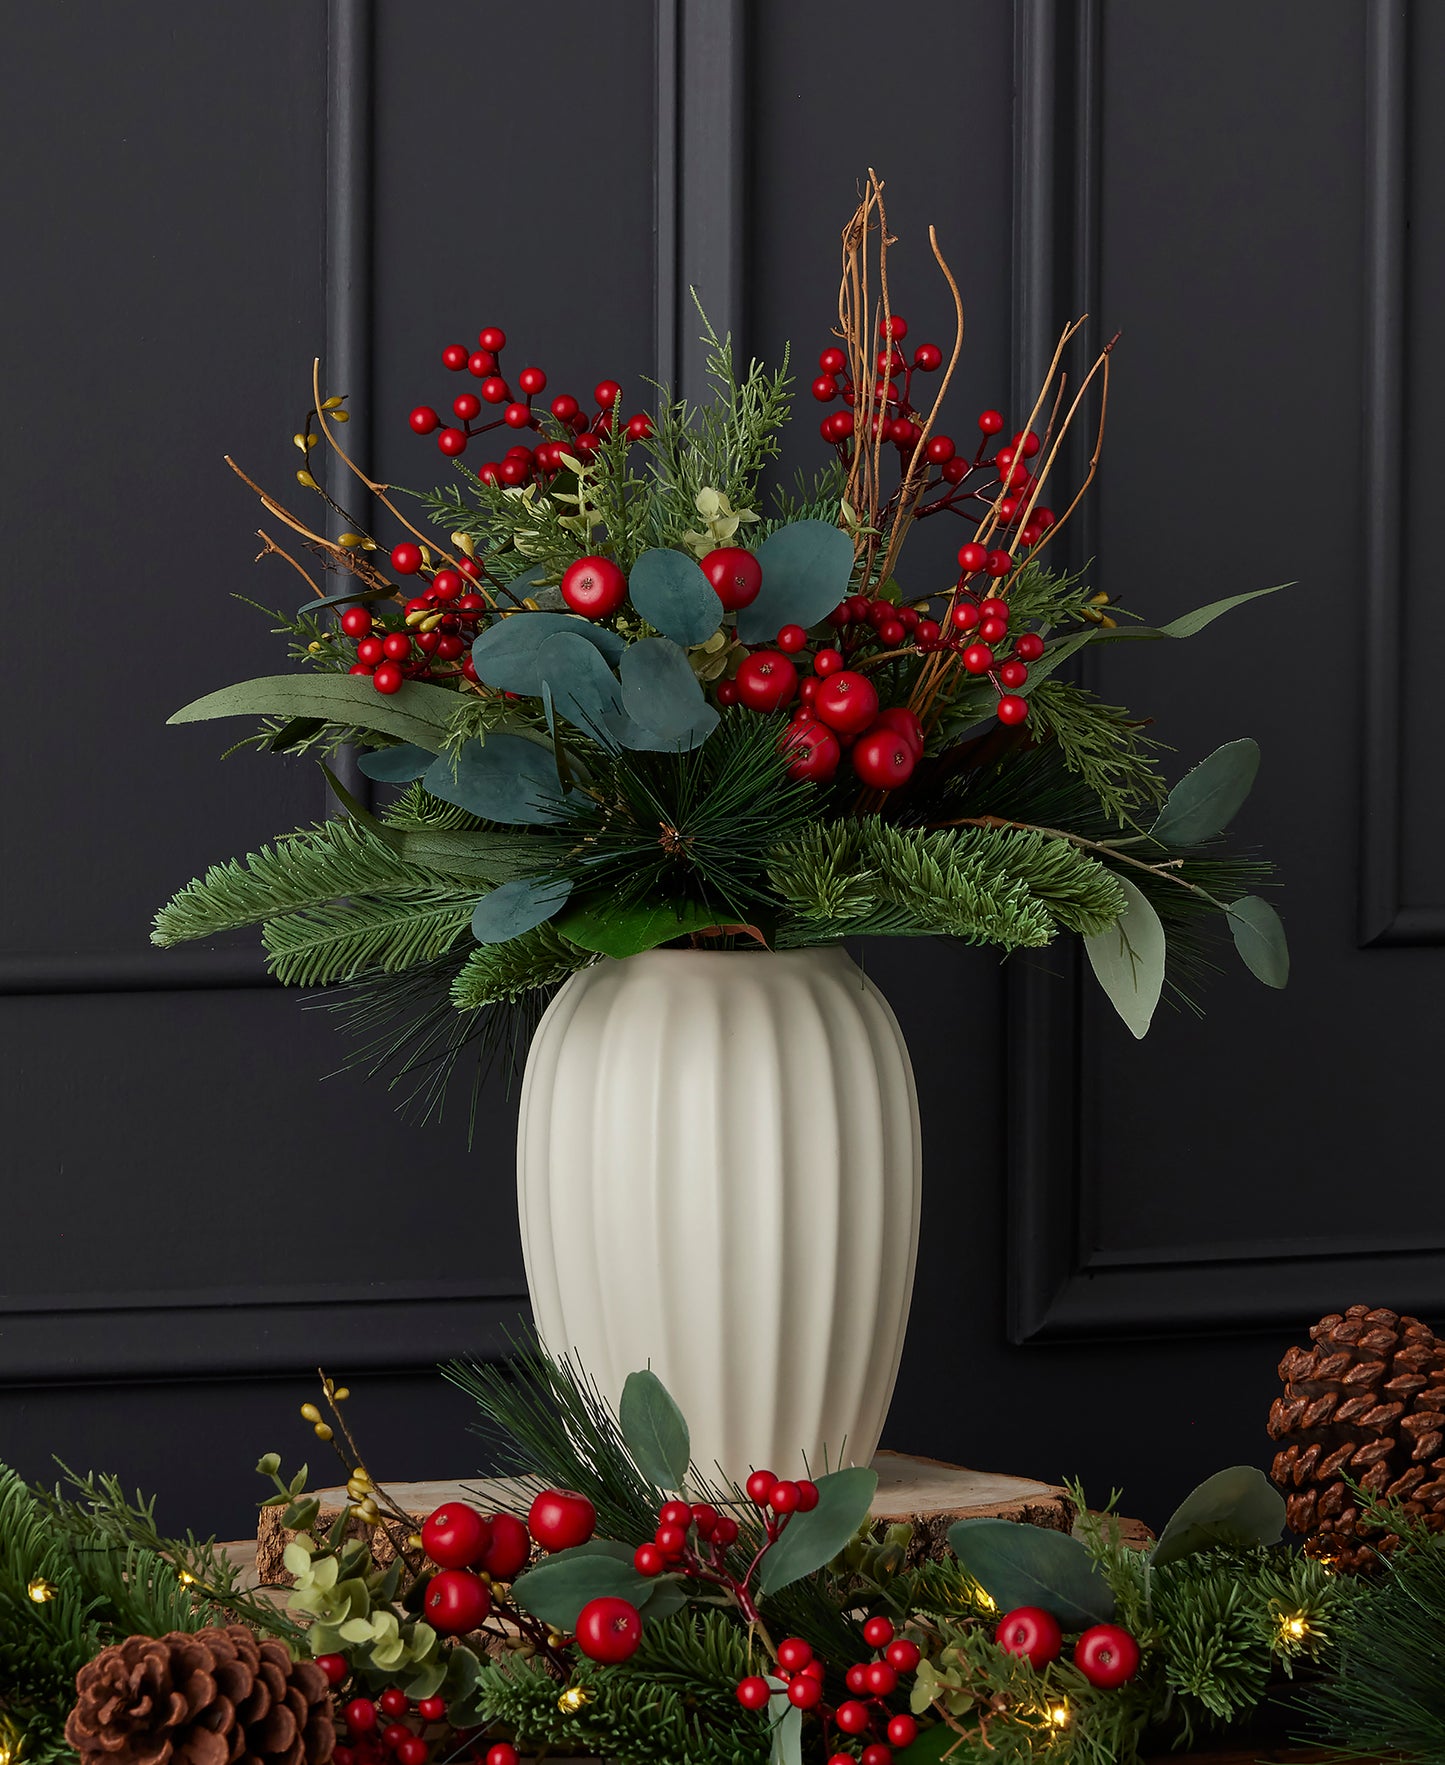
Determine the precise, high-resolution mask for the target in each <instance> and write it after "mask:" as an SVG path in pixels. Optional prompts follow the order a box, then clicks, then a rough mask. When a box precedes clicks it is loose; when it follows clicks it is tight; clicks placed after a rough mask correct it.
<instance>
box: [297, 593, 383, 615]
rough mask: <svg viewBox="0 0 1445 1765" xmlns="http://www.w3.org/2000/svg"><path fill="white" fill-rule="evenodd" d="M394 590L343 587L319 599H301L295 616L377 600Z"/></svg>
mask: <svg viewBox="0 0 1445 1765" xmlns="http://www.w3.org/2000/svg"><path fill="white" fill-rule="evenodd" d="M395 592H396V591H395V590H394V589H391V588H344V589H341V590H340V591H339V592H338V593H336V594H328V595H324V596H322V597H321V598H320V599H319V600H318V599H316V598H315V597H313V598H312V599H311V600H309V601H303V602H302V603H301V605H300V606H299V607H298V608H297V609H296V617H297V618H298V619H304V618H305V617H306V615H307V614H308V613H320V612H322V611H324V609H325V608H327V607H350V606H355V605H356V604H357V603H358V602H360V601H378V600H381V599H382V597H383V596H386V597H390V596H391V595H392V594H394V593H395Z"/></svg>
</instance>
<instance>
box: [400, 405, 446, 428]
mask: <svg viewBox="0 0 1445 1765" xmlns="http://www.w3.org/2000/svg"><path fill="white" fill-rule="evenodd" d="M407 421H408V422H409V423H410V424H411V426H412V428H413V429H415V430H416V432H417V434H418V435H430V434H431V432H432V430H433V429H435V428H436V426H437V424H438V423H440V422H441V418H440V417H439V416H438V415H437V414H436V412H435V411H434V410H433V409H432V408H431V406H430V405H429V404H419V405H418V406H417V407H416V409H415V410H414V411H413V412H412V413H411V415H410V417H408V418H407Z"/></svg>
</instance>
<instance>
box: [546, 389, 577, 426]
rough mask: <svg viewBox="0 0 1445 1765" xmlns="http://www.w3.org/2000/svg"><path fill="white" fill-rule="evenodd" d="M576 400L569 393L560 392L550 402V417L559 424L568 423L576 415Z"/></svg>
mask: <svg viewBox="0 0 1445 1765" xmlns="http://www.w3.org/2000/svg"><path fill="white" fill-rule="evenodd" d="M578 408H579V407H578V404H577V400H576V399H575V398H573V396H572V394H571V393H570V392H562V393H559V394H558V395H557V397H556V398H554V399H553V400H552V415H553V416H554V417H555V418H556V419H557V421H558V422H559V423H570V422H571V421H572V419H573V417H575V416H576V415H577V411H578Z"/></svg>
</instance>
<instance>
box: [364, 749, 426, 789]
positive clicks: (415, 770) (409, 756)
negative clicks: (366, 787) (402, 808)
mask: <svg viewBox="0 0 1445 1765" xmlns="http://www.w3.org/2000/svg"><path fill="white" fill-rule="evenodd" d="M435 759H436V755H435V754H430V753H428V752H427V750H426V749H425V748H418V747H415V746H413V744H412V743H411V742H402V743H401V744H400V746H399V747H395V748H378V749H377V750H376V751H375V752H374V753H371V754H363V755H362V756H361V758H360V759H359V760H358V761H357V762H356V767H357V770H358V771H359V772H361V773H362V774H363V775H364V776H365V777H367V778H371V779H375V781H376V782H377V783H378V784H410V783H411V782H412V780H413V779H417V778H420V777H421V775H422V774H423V773H424V772H425V771H426V770H427V768H428V767H429V766H430V765H431V763H432V761H433V760H435Z"/></svg>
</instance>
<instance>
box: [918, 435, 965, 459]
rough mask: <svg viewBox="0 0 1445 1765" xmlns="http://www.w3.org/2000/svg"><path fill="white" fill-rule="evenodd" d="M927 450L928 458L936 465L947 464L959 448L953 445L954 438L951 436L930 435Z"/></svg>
mask: <svg viewBox="0 0 1445 1765" xmlns="http://www.w3.org/2000/svg"><path fill="white" fill-rule="evenodd" d="M925 451H926V453H927V455H928V458H929V459H930V460H931V461H932V463H933V464H934V465H935V466H943V465H947V463H948V462H949V460H951V459H952V458H953V456H954V454H955V452H956V451H957V449H956V448H955V447H954V445H953V439H952V437H951V436H948V435H930V436H929V438H928V447H927V449H926V450H925Z"/></svg>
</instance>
